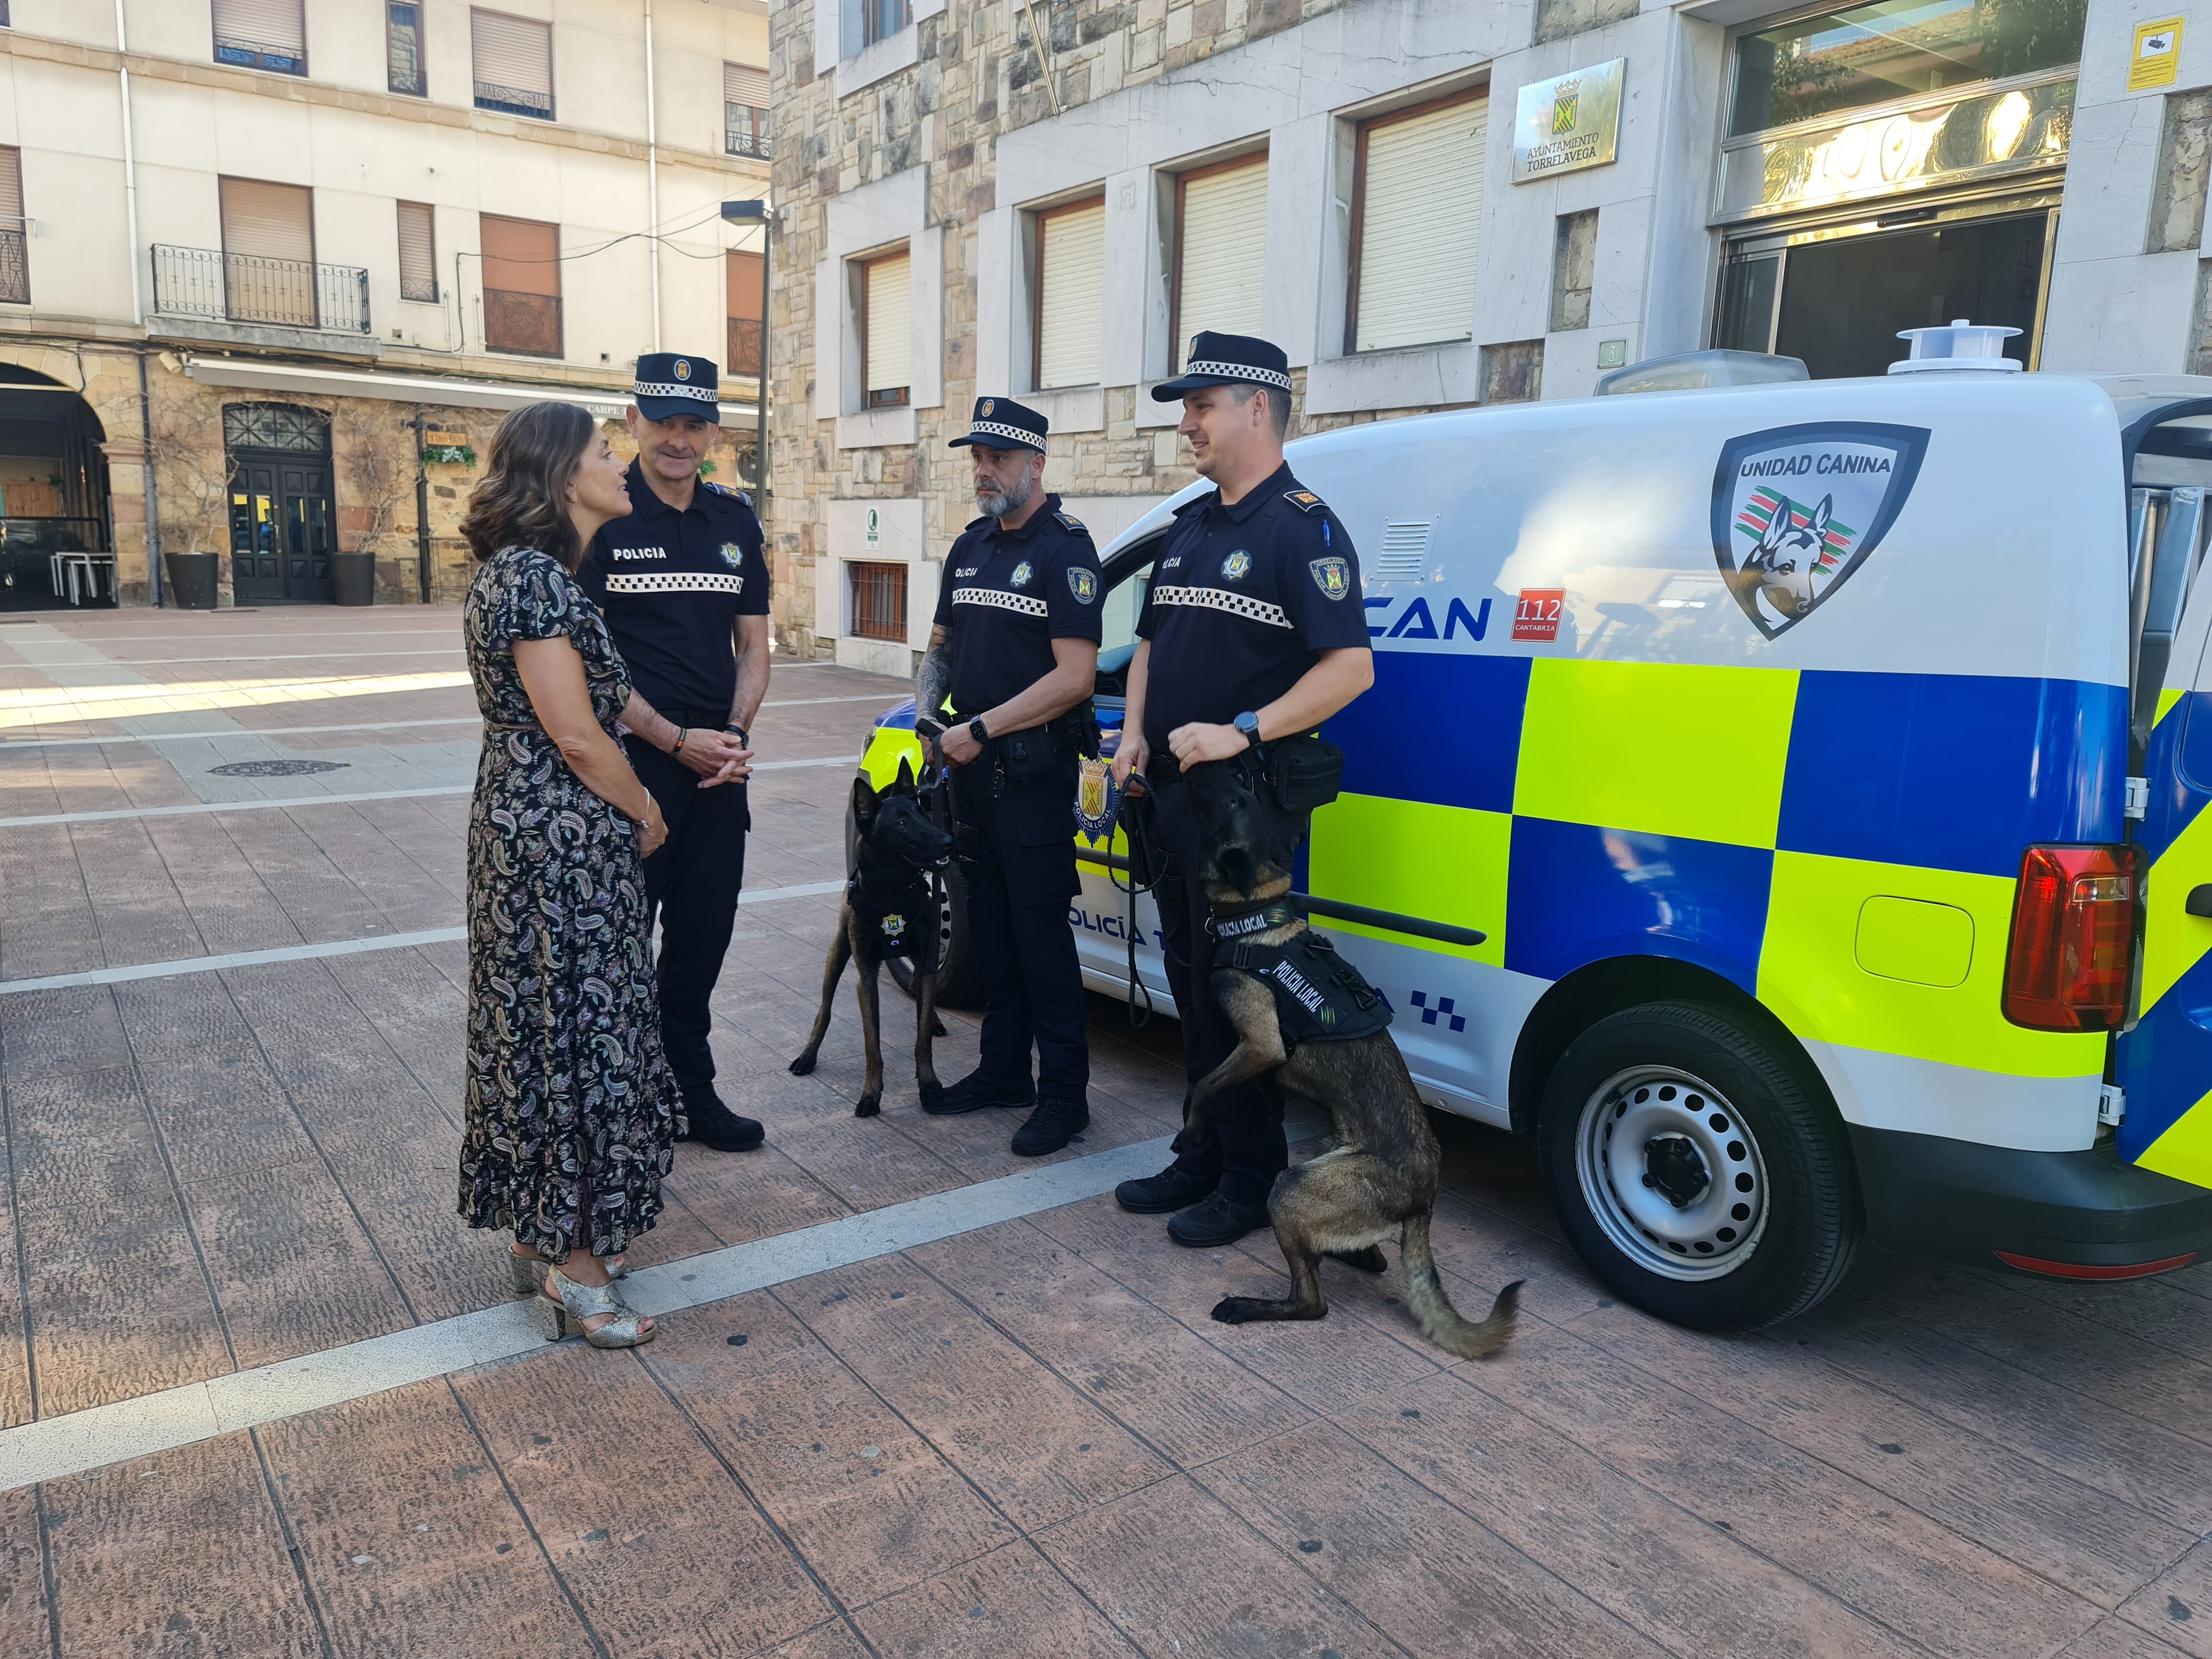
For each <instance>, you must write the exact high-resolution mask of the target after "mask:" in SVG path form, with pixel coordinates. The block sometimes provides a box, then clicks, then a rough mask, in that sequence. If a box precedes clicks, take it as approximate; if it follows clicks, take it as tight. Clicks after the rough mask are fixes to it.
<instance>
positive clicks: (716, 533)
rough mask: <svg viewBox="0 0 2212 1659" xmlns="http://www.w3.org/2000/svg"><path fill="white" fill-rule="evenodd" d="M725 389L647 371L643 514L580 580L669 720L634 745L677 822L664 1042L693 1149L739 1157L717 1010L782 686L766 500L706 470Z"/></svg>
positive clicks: (636, 472) (702, 371)
mask: <svg viewBox="0 0 2212 1659" xmlns="http://www.w3.org/2000/svg"><path fill="white" fill-rule="evenodd" d="M717 382H718V376H717V375H716V374H715V369H714V360H713V359H712V358H709V357H695V356H684V355H683V354H681V353H677V352H665V351H663V352H654V353H652V354H650V355H649V356H642V357H640V358H639V359H638V360H637V386H636V388H635V392H634V394H633V397H634V401H633V402H632V404H631V405H630V408H629V416H628V418H629V431H630V436H631V437H632V438H633V439H634V440H635V441H636V443H637V459H635V461H633V462H631V463H630V469H629V499H630V513H629V517H628V518H626V519H617V520H614V521H613V522H612V523H611V524H609V525H608V526H606V527H605V529H603V530H601V531H600V532H599V534H598V535H597V536H596V537H594V538H592V552H591V556H590V557H589V558H588V559H586V561H585V562H584V565H583V568H582V569H581V570H580V572H579V573H578V574H579V577H580V580H582V582H583V584H584V586H585V589H586V592H589V593H590V594H591V595H592V598H593V599H596V600H598V601H599V607H600V609H601V610H603V611H605V613H606V618H607V631H608V632H609V633H610V634H611V635H613V637H614V642H615V645H616V647H617V649H618V650H620V651H621V653H622V654H623V661H624V662H626V663H627V664H629V671H630V678H631V680H632V682H633V683H634V684H635V687H636V689H637V691H638V695H639V696H641V697H642V698H643V699H644V700H645V701H646V702H648V703H650V704H651V705H652V706H653V709H654V710H655V711H657V718H655V719H652V720H647V721H645V722H644V724H643V725H642V726H635V728H634V729H633V731H632V732H631V735H630V737H629V739H628V741H627V743H626V744H625V745H624V746H625V747H626V748H627V749H628V750H629V761H630V764H631V765H632V766H633V767H635V768H636V769H637V775H638V777H639V779H640V780H641V781H642V782H643V783H644V785H645V787H646V788H647V790H649V791H650V792H651V793H652V795H653V799H654V800H656V801H657V802H659V805H660V811H661V816H662V817H665V819H666V820H667V822H668V839H667V841H666V842H665V843H664V844H663V845H662V847H661V848H660V850H659V852H657V853H655V854H653V856H652V857H651V858H649V859H647V860H646V861H645V889H646V896H647V901H648V902H650V903H652V904H653V906H654V907H655V908H657V909H658V910H659V916H660V963H659V975H660V1030H661V1036H662V1039H663V1042H664V1044H665V1047H666V1049H667V1053H668V1063H669V1066H670V1069H671V1070H672V1071H673V1072H674V1073H676V1081H677V1085H678V1087H679V1088H681V1089H682V1090H683V1091H684V1115H685V1117H686V1119H687V1120H688V1124H689V1127H688V1129H687V1132H686V1135H685V1138H686V1139H691V1140H696V1141H698V1142H699V1143H701V1144H702V1145H703V1146H711V1147H713V1148H714V1149H715V1150H716V1151H718V1152H742V1151H744V1149H745V1148H747V1147H750V1146H759V1145H760V1144H761V1140H762V1130H761V1126H760V1125H759V1124H758V1123H756V1122H755V1121H753V1120H752V1119H750V1118H747V1117H739V1116H738V1115H736V1114H735V1113H734V1112H732V1111H731V1110H730V1109H729V1108H727V1107H726V1106H725V1105H724V1104H723V1103H722V1101H721V1097H720V1096H718V1095H717V1094H716V1093H715V1092H714V1055H713V1054H712V1053H711V1052H710V1051H709V1050H708V1046H707V1030H708V1023H709V1021H708V1012H707V999H708V995H709V994H711V993H712V992H713V990H714V981H715V979H716V978H717V977H718V976H719V975H720V973H721V971H722V956H723V953H724V952H725V951H727V950H728V949H729V945H730V930H731V928H732V927H733V926H734V925H735V924H736V921H737V915H738V886H739V885H740V884H742V882H743V881H744V870H745V831H746V830H747V829H750V828H751V827H752V818H751V815H750V811H748V809H747V806H746V801H745V778H746V776H747V775H748V774H749V773H750V769H751V761H752V752H751V751H752V742H751V739H750V737H749V736H748V735H747V732H746V728H747V727H748V726H750V725H751V724H752V719H753V714H754V712H755V711H756V710H757V709H758V708H759V707H760V702H761V698H762V696H763V695H765V694H766V692H767V690H768V659H769V622H768V616H769V609H768V600H769V582H768V563H767V561H766V559H765V558H764V557H763V553H762V538H761V527H760V520H758V519H757V518H755V517H754V516H753V510H752V501H751V499H750V497H749V496H747V495H745V494H744V492H743V491H742V490H737V489H729V488H727V487H726V486H725V485H722V484H718V483H713V482H712V481H710V480H708V479H706V478H702V477H700V475H699V474H700V463H701V462H702V461H703V460H705V459H706V458H707V454H708V451H710V450H711V449H713V448H714V440H715V437H716V435H718V433H719V431H720V403H719V401H718V386H717Z"/></svg>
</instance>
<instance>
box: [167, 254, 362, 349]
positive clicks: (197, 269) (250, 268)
mask: <svg viewBox="0 0 2212 1659" xmlns="http://www.w3.org/2000/svg"><path fill="white" fill-rule="evenodd" d="M154 309H155V311H157V312H160V313H165V314H166V315H168V316H172V317H207V318H212V319H216V320H218V321H222V322H231V323H275V324H277V325H281V326H283V327H286V328H313V329H319V330H321V331H324V332H325V333H333V334H366V333H368V331H369V320H368V272H367V271H366V270H362V268H361V267H360V266H358V265H319V264H310V263H309V262H308V261H307V260H305V259H264V258H261V257H260V256H259V255H258V254H250V253H224V252H218V251H217V250H216V249H214V248H206V247H172V246H168V245H167V244H166V243H159V242H157V243H155V246H154Z"/></svg>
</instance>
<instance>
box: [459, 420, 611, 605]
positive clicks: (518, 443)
mask: <svg viewBox="0 0 2212 1659" xmlns="http://www.w3.org/2000/svg"><path fill="white" fill-rule="evenodd" d="M598 435H599V422H597V421H595V420H593V419H592V417H591V416H590V415H588V414H586V412H585V411H584V410H581V409H580V408H578V407H577V406H576V405H575V404H562V403H544V404H529V405H528V406H527V407H526V408H522V409H518V410H515V411H514V412H513V414H511V415H509V416H507V418H506V419H505V420H503V421H501V422H500V423H499V429H498V430H497V431H496V432H494V433H493V434H492V435H491V456H490V459H489V464H488V465H486V466H485V468H484V475H483V480H482V481H481V482H480V483H478V484H477V487H476V489H474V490H473V491H471V493H470V495H469V510H468V515H467V516H466V517H465V518H464V519H463V520H461V534H462V536H463V537H464V538H466V539H467V541H468V544H469V550H470V551H471V552H472V553H474V554H475V555H476V556H477V558H478V559H480V560H482V559H489V558H490V557H492V556H494V555H495V554H497V553H501V552H503V551H504V550H507V548H510V547H530V548H535V549H537V550H538V551H539V552H540V553H544V554H545V555H547V556H550V557H551V558H553V559H555V560H556V561H558V562H559V563H560V564H561V566H562V568H563V569H567V570H574V569H575V568H576V567H577V566H578V565H579V564H580V563H581V562H583V557H584V546H583V543H582V541H581V540H580V538H578V537H577V535H576V525H575V521H574V520H573V519H571V518H570V517H569V516H568V495H567V492H568V480H569V479H570V478H572V477H574V476H575V471H576V468H577V465H578V464H579V463H580V462H581V461H582V460H583V459H584V447H585V446H586V444H588V443H590V442H591V441H592V439H593V438H595V437H597V436H598Z"/></svg>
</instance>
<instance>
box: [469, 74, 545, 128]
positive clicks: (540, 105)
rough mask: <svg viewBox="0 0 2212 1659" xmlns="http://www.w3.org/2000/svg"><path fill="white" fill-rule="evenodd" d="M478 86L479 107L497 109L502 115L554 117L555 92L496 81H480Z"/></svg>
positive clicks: (538, 117) (542, 119)
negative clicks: (504, 84) (536, 90)
mask: <svg viewBox="0 0 2212 1659" xmlns="http://www.w3.org/2000/svg"><path fill="white" fill-rule="evenodd" d="M476 88H477V108H478V109H489V110H497V111H498V112H500V113H501V114H502V115H527V116H531V117H533V118H536V119H538V120H540V121H550V120H551V119H552V118H553V94H551V93H550V92H532V91H531V90H530V88H527V87H503V86H501V85H500V84H499V83H498V82H496V81H479V82H477V83H476Z"/></svg>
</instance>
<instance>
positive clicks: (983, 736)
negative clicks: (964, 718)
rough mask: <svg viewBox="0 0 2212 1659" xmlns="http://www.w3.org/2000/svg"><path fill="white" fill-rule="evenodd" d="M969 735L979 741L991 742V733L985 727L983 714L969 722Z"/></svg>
mask: <svg viewBox="0 0 2212 1659" xmlns="http://www.w3.org/2000/svg"><path fill="white" fill-rule="evenodd" d="M968 735H969V737H971V738H975V741H976V742H978V743H988V742H990V740H991V734H990V733H989V732H987V731H985V730H984V729H983V717H982V716H981V714H978V715H976V716H975V719H974V720H969V722H968Z"/></svg>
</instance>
